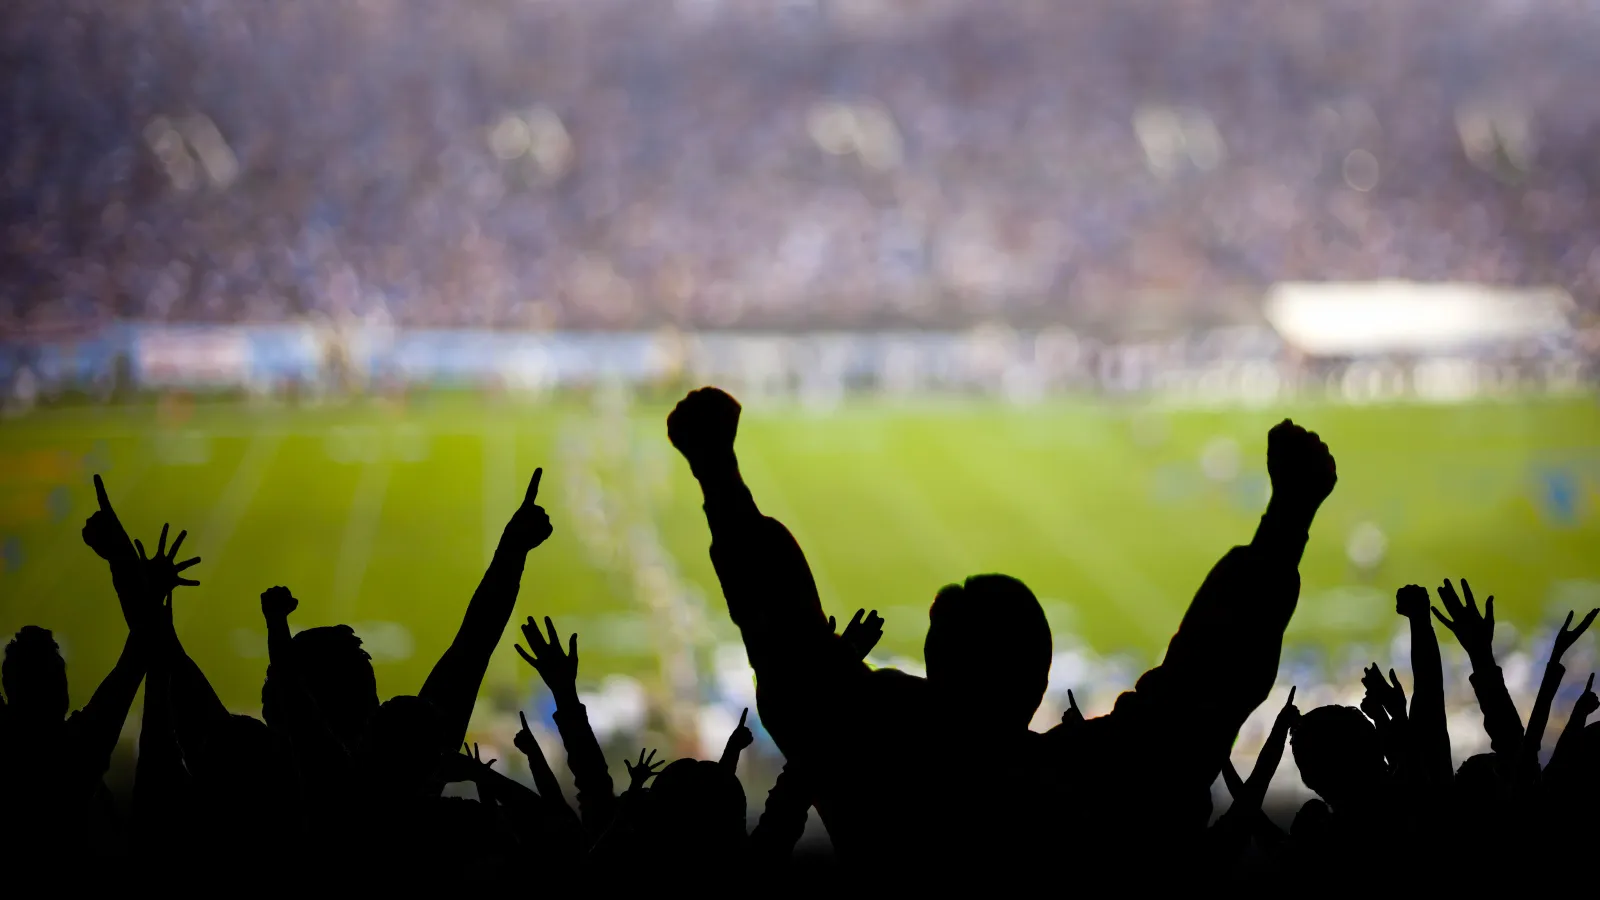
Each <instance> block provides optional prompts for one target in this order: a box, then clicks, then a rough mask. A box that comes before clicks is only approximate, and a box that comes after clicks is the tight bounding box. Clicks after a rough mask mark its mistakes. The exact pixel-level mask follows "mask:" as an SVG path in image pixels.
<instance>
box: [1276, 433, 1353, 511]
mask: <svg viewBox="0 0 1600 900" xmlns="http://www.w3.org/2000/svg"><path fill="white" fill-rule="evenodd" d="M1267 474H1268V475H1269V476H1271V478H1272V496H1273V499H1275V500H1276V499H1280V498H1281V500H1283V501H1287V502H1290V503H1293V504H1294V505H1295V506H1297V507H1300V508H1303V509H1307V510H1311V511H1315V510H1316V509H1317V507H1319V506H1321V505H1322V501H1324V500H1326V499H1328V495H1329V494H1331V493H1333V486H1334V485H1335V484H1337V483H1338V481H1339V471H1338V468H1337V467H1336V466H1335V465H1334V462H1333V454H1332V453H1330V452H1329V451H1328V445H1327V444H1324V443H1323V442H1322V438H1320V437H1318V436H1317V433H1316V432H1315V431H1307V430H1305V429H1304V428H1301V427H1300V426H1299V425H1296V424H1295V423H1293V422H1291V421H1289V420H1288V419H1284V420H1283V421H1282V422H1280V423H1278V424H1277V425H1275V426H1273V429H1272V430H1271V431H1269V432H1267Z"/></svg>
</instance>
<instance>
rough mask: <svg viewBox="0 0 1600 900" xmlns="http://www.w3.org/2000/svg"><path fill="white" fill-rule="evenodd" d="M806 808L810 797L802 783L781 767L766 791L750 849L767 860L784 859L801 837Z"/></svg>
mask: <svg viewBox="0 0 1600 900" xmlns="http://www.w3.org/2000/svg"><path fill="white" fill-rule="evenodd" d="M810 808H811V795H810V792H809V790H808V789H807V785H806V783H805V780H804V779H802V778H801V777H800V776H799V775H797V774H795V772H794V771H793V769H792V768H791V767H790V766H784V767H783V771H782V772H779V773H778V780H777V782H776V783H774V784H773V786H772V790H770V791H768V792H767V805H766V807H765V808H763V809H762V811H761V819H760V821H758V822H757V823H756V827H755V828H754V829H752V830H751V832H750V846H751V849H752V850H753V851H755V852H756V853H758V854H760V855H761V856H763V857H765V858H767V859H768V860H775V859H782V858H787V857H788V856H789V855H790V854H792V853H793V852H794V847H795V845H796V844H798V843H799V842H800V837H801V836H802V835H803V834H805V830H806V817H807V815H808V814H809V813H808V810H810Z"/></svg>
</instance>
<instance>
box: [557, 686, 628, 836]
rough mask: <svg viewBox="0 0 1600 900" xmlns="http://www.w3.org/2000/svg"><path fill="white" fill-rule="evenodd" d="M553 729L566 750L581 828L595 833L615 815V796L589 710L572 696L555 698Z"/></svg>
mask: <svg viewBox="0 0 1600 900" xmlns="http://www.w3.org/2000/svg"><path fill="white" fill-rule="evenodd" d="M555 721H556V728H557V730H558V731H560V733H561V744H562V746H563V747H565V748H566V751H567V768H568V769H570V770H571V771H572V781H573V784H574V785H575V786H576V787H577V789H578V813H579V815H580V816H581V817H582V818H583V825H584V828H585V829H588V830H590V832H591V834H598V833H599V829H603V828H605V827H606V825H607V824H608V823H609V822H610V821H611V819H612V818H613V817H614V816H615V815H616V812H617V798H616V793H615V790H616V789H615V786H614V785H613V784H612V781H611V772H610V770H609V768H608V767H607V766H606V756H605V753H604V751H602V750H601V749H600V741H599V740H597V739H596V738H595V736H594V729H593V728H592V727H590V725H589V713H588V710H586V709H585V708H584V706H583V704H582V703H579V702H578V700H577V697H576V695H569V696H568V697H565V698H557V701H556V712H555ZM557 796H559V794H558V795H557Z"/></svg>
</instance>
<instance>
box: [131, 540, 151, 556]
mask: <svg viewBox="0 0 1600 900" xmlns="http://www.w3.org/2000/svg"><path fill="white" fill-rule="evenodd" d="M133 549H135V550H137V551H139V561H140V562H149V561H150V559H149V557H147V556H145V555H144V544H141V543H139V539H138V538H134V539H133Z"/></svg>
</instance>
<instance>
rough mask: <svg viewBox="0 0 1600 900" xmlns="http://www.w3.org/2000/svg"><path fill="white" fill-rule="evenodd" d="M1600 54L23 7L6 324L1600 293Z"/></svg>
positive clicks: (1496, 22) (11, 157)
mask: <svg viewBox="0 0 1600 900" xmlns="http://www.w3.org/2000/svg"><path fill="white" fill-rule="evenodd" d="M872 10H877V12H876V14H873V13H872V12H871V11H872ZM1597 38H1600V16H1597V15H1596V13H1595V10H1594V7H1593V5H1592V4H1585V3H1581V2H1576V0H1573V2H1553V0H1542V2H1538V3H1466V4H1464V3H1457V2H1453V0H1316V2H1282V0H1185V2H1182V3H1177V2H1174V0H1074V2H1071V3H1066V2H1060V0H981V2H979V0H911V2H906V0H781V2H780V0H772V2H762V3H736V2H730V0H720V2H719V0H681V2H663V0H555V2H526V0H474V2H472V3H470V4H465V5H463V4H451V3H437V2H427V0H376V2H354V0H352V2H327V0H279V2H274V3H246V2H215V0H11V2H10V3H8V4H7V15H6V16H5V17H4V20H3V21H0V51H3V53H4V56H5V59H6V60H7V64H8V68H7V72H8V77H7V78H6V79H3V80H0V101H3V102H0V133H3V134H5V135H7V138H8V139H7V140H5V141H3V142H0V224H3V226H4V227H3V228H0V271H4V272H5V273H6V275H7V277H6V278H4V279H0V334H8V333H15V332H31V331H38V330H47V329H52V328H69V327H72V326H74V325H80V326H81V325H82V324H83V323H86V322H98V321H104V320H107V319H113V318H121V319H133V320H139V321H150V322H210V323H239V322H248V323H257V324H260V323H278V322H284V321H293V320H297V319H299V318H301V317H308V316H309V317H318V316H327V317H345V316H348V317H352V318H356V319H365V320H369V321H373V322H379V323H393V324H395V325H398V326H401V327H413V328H455V327H494V328H530V327H534V328H542V327H549V328H564V329H580V330H581V329H593V328H613V329H614V328H629V329H631V328H652V327H656V326H659V325H667V324H670V325H675V326H680V327H692V328H708V327H711V328H715V327H741V328H744V327H756V328H762V327H795V326H797V325H804V326H808V327H815V328H835V327H844V328H858V327H859V328H875V327H876V328H881V327H891V326H905V325H932V326H938V327H964V326H965V325H968V324H972V323H974V322H978V321H985V320H987V319H989V318H992V317H1000V318H1004V319H1006V320H1007V321H1010V322H1012V323H1014V324H1017V323H1027V322H1029V321H1030V320H1037V321H1038V322H1039V323H1042V324H1065V325H1070V326H1076V325H1077V324H1079V323H1080V321H1081V320H1083V319H1092V318H1093V317H1094V316H1095V315H1097V314H1098V313H1100V312H1103V311H1104V309H1105V308H1107V307H1111V308H1115V307H1116V306H1118V305H1119V304H1121V303H1124V302H1125V300H1126V298H1127V296H1128V294H1129V292H1130V291H1150V292H1152V293H1154V294H1157V295H1165V294H1175V295H1182V296H1181V299H1182V300H1183V301H1184V303H1187V304H1190V305H1193V304H1203V303H1206V302H1212V300H1213V298H1214V297H1215V296H1217V295H1220V294H1224V293H1226V292H1229V291H1233V290H1248V289H1250V288H1259V286H1261V285H1262V284H1269V283H1272V282H1274V281H1278V280H1296V279H1305V280H1365V279H1375V278H1411V279H1417V280H1423V281H1471V282H1482V283H1490V284H1518V285H1551V284H1554V285H1560V286H1563V287H1566V288H1567V289H1569V290H1570V291H1572V293H1573V294H1574V295H1575V296H1577V297H1578V298H1579V299H1580V301H1582V302H1584V303H1586V304H1588V305H1589V308H1591V309H1594V308H1596V306H1595V298H1596V295H1597V290H1596V289H1597V285H1600V219H1597V217H1596V216H1595V215H1594V208H1595V206H1594V201H1593V199H1592V198H1594V197H1595V196H1597V195H1600V171H1597V169H1596V164H1595V161H1594V154H1593V153H1591V152H1590V149H1591V148H1592V147H1593V146H1594V144H1595V139H1596V137H1597V134H1600V101H1597V99H1596V96H1595V93H1594V92H1593V91H1589V90H1587V89H1586V88H1585V85H1587V84H1591V83H1593V82H1594V81H1595V80H1596V79H1597V78H1600V54H1595V53H1593V52H1592V48H1593V46H1594V44H1595V42H1596V40H1597ZM1173 302H1174V309H1173V314H1174V316H1177V315H1181V314H1182V313H1183V312H1184V310H1185V309H1186V308H1187V307H1186V306H1182V305H1179V304H1178V301H1177V300H1174V301H1173Z"/></svg>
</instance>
